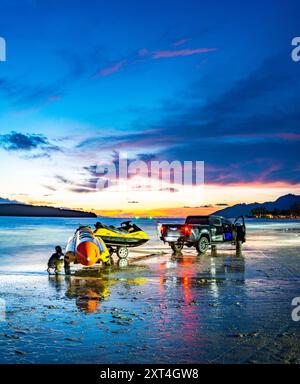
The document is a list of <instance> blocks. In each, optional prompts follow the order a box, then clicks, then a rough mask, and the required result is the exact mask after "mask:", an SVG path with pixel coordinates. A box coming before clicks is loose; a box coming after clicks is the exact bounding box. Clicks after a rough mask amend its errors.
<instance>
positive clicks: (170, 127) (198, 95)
mask: <svg viewBox="0 0 300 384" xmlns="http://www.w3.org/2000/svg"><path fill="white" fill-rule="evenodd" d="M299 14H300V4H299V1H293V0H288V1H285V2H282V1H276V0H272V1H268V0H267V1H264V2H261V1H257V0H255V1H240V2H237V1H226V2H225V1H215V0H211V1H201V0H164V1H158V0H153V1H146V0H110V1H104V0H89V1H83V0H73V1H72V2H69V1H65V2H62V1H58V0H52V1H50V0H23V1H17V0H0V37H2V38H3V39H5V42H6V61H5V62H4V61H0V178H1V184H0V197H1V198H2V199H10V200H16V201H21V202H25V203H31V204H36V205H51V206H56V207H69V208H78V209H85V210H94V211H96V212H97V213H99V214H103V215H115V216H131V215H133V216H137V215H141V216H145V215H151V216H157V215H160V216H185V215H187V214H190V213H210V212H214V211H216V210H217V209H220V208H222V207H226V206H227V205H232V204H236V203H239V202H246V203H247V202H253V201H259V202H263V201H268V200H274V199H276V198H278V197H279V196H281V195H283V194H286V193H296V194H297V193H299V191H300V180H299V170H300V160H299V155H298V153H299V140H300V127H299V121H300V108H299V103H300V62H295V61H293V60H292V59H291V52H292V49H293V47H292V46H291V42H292V39H293V38H294V37H296V36H300V27H299ZM122 154H126V156H127V157H128V159H129V162H128V163H129V164H130V162H134V161H144V162H145V163H146V164H147V166H149V167H150V165H151V161H159V162H160V161H168V162H169V163H171V162H173V161H177V162H179V163H180V164H183V162H185V161H193V162H194V163H193V164H195V162H196V161H203V162H204V184H203V183H201V185H200V184H197V183H196V182H195V181H193V182H191V183H189V185H187V186H185V187H184V189H183V188H182V186H181V185H180V183H178V184H176V183H175V184H174V188H173V189H172V192H170V190H169V189H168V188H165V187H164V185H162V184H161V183H160V182H159V174H156V176H155V175H154V178H155V177H156V181H157V184H156V183H155V182H154V185H153V186H152V187H151V188H149V187H148V188H146V187H145V183H144V184H143V181H144V180H145V178H146V176H145V174H142V173H139V174H138V172H137V174H136V175H135V176H134V175H133V174H131V177H130V178H128V179H124V178H123V179H122V178H119V180H120V182H121V184H122V186H123V189H122V190H121V191H120V190H118V191H117V190H116V189H115V188H114V187H113V186H109V187H108V188H104V189H103V188H102V189H101V188H100V189H99V184H98V182H99V180H102V178H103V177H104V175H103V173H101V172H99V169H100V170H101V166H100V168H99V164H100V165H101V164H102V163H104V162H105V163H107V164H115V165H116V164H118V159H119V158H120V157H121V156H122ZM149 169H150V168H149ZM117 172H118V167H117ZM154 181H155V180H154ZM3 201H4V200H3Z"/></svg>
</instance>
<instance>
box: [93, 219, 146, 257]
mask: <svg viewBox="0 0 300 384" xmlns="http://www.w3.org/2000/svg"><path fill="white" fill-rule="evenodd" d="M95 228H96V229H95V231H94V235H95V236H96V237H100V238H101V239H102V240H103V241H104V243H105V245H106V246H107V248H108V250H109V252H110V254H111V255H112V254H113V253H114V252H116V253H117V256H118V257H119V258H120V259H126V258H127V256H128V248H129V247H138V246H139V245H142V244H144V243H146V242H147V241H148V240H149V239H150V238H149V236H148V235H147V233H146V232H144V231H143V230H142V229H141V228H139V227H138V226H137V225H136V224H134V223H132V222H131V221H124V222H123V223H121V226H120V227H114V226H113V225H110V226H106V225H103V224H102V223H100V222H97V223H96V224H95Z"/></svg>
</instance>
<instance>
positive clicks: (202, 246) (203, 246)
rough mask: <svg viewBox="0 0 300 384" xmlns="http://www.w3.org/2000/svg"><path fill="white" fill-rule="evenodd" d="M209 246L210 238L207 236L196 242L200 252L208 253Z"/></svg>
mask: <svg viewBox="0 0 300 384" xmlns="http://www.w3.org/2000/svg"><path fill="white" fill-rule="evenodd" d="M208 246H209V240H208V238H207V237H205V236H202V237H201V238H200V240H199V241H198V243H197V244H196V249H197V251H198V253H202V254H203V253H206V251H207V250H208Z"/></svg>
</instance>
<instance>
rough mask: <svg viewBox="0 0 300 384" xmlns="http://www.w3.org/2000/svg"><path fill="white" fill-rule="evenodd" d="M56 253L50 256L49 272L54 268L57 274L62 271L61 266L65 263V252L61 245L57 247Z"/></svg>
mask: <svg viewBox="0 0 300 384" xmlns="http://www.w3.org/2000/svg"><path fill="white" fill-rule="evenodd" d="M55 251H56V252H55V253H53V255H52V256H51V257H50V259H49V260H48V268H47V272H48V273H49V275H50V273H51V269H54V272H55V273H56V274H57V273H59V272H60V271H61V267H62V265H63V259H62V258H63V256H64V254H63V253H62V249H61V247H60V246H59V245H57V246H56V247H55Z"/></svg>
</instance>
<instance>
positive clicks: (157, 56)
mask: <svg viewBox="0 0 300 384" xmlns="http://www.w3.org/2000/svg"><path fill="white" fill-rule="evenodd" d="M212 51H216V48H196V49H181V50H178V51H158V52H155V53H153V55H152V57H153V59H161V58H169V57H177V56H191V55H197V54H199V53H206V52H212Z"/></svg>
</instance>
